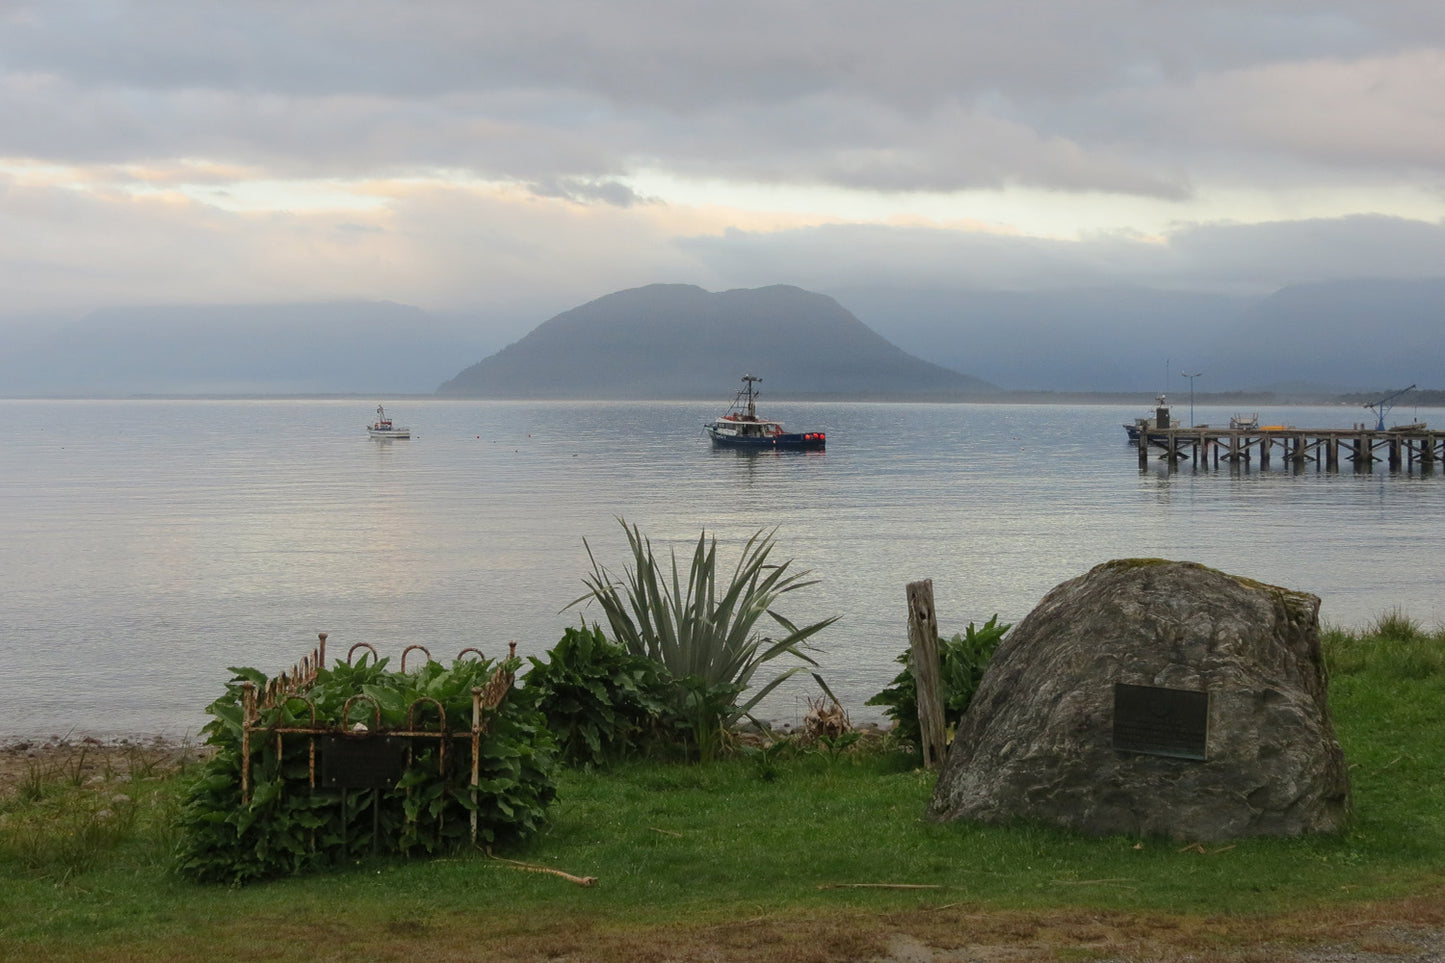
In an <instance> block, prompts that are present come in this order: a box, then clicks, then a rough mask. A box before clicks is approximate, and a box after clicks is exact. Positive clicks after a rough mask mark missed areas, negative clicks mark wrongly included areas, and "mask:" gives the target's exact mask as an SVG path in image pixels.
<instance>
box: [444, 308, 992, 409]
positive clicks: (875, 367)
mask: <svg viewBox="0 0 1445 963" xmlns="http://www.w3.org/2000/svg"><path fill="white" fill-rule="evenodd" d="M745 373H752V374H757V375H761V376H764V377H766V378H767V382H768V386H769V389H770V391H769V395H770V396H771V397H774V398H781V397H789V398H823V397H838V398H842V397H848V398H864V399H866V398H876V399H921V398H958V397H961V396H967V395H977V394H981V393H991V392H992V391H993V390H994V389H993V386H992V385H990V384H988V383H987V382H985V381H982V380H980V379H978V378H974V377H971V376H969V375H966V374H960V373H958V372H956V371H952V370H949V369H947V368H944V367H941V366H939V365H936V364H933V363H931V362H928V361H924V360H923V359H921V358H918V357H915V356H913V355H910V354H908V353H906V352H905V351H903V350H902V349H901V348H899V347H897V346H896V345H894V344H892V343H891V342H889V341H887V340H886V339H885V338H883V337H882V336H881V335H879V334H878V333H877V332H875V331H873V330H872V329H871V328H869V327H868V326H867V325H865V324H863V322H861V321H859V320H858V319H857V318H856V317H854V316H853V315H852V314H850V313H849V312H848V311H847V310H846V309H844V308H843V307H842V305H840V304H839V303H838V302H837V301H835V300H833V299H832V298H830V297H828V296H826V295H822V294H816V293H813V292H810V291H804V290H802V289H801V288H796V287H791V286H786V285H778V286H774V287H766V288H757V289H751V290H743V289H739V290H733V291H724V292H721V293H716V294H714V293H709V292H707V291H704V290H703V289H702V288H699V287H696V286H694V285H689V284H654V285H649V286H647V287H641V288H633V289H630V290H626V291H618V292H616V293H614V294H609V295H607V296H605V297H601V298H598V299H597V300H595V301H590V302H588V303H587V304H584V305H582V306H580V307H577V308H574V309H572V310H570V311H565V312H563V313H562V314H559V315H557V316H556V317H554V318H552V319H551V320H549V321H546V322H544V323H542V324H541V325H539V326H538V327H537V328H536V329H534V330H533V331H532V332H531V333H529V334H528V335H526V336H525V337H524V338H522V339H521V340H520V341H517V342H515V343H513V344H511V345H508V346H507V347H506V348H504V349H502V350H501V351H499V352H497V353H496V354H494V355H492V356H490V357H488V358H486V359H484V360H482V361H480V362H478V363H477V364H474V365H472V366H471V367H469V368H467V369H466V370H464V371H462V372H461V373H460V374H458V375H457V376H456V377H455V378H453V379H451V380H450V381H448V382H446V383H445V384H443V385H442V386H441V387H440V388H439V389H438V391H437V393H438V394H439V395H443V396H448V397H471V398H589V399H611V398H628V399H646V398H707V397H716V396H718V395H719V394H726V393H729V392H731V391H733V390H734V389H735V388H736V386H737V381H738V379H739V378H741V377H742V375H743V374H745Z"/></svg>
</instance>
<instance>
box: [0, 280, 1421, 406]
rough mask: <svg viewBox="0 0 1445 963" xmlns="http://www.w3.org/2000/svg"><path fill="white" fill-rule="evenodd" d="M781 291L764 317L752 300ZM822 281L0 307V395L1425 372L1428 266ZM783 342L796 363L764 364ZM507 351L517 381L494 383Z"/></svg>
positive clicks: (1385, 377)
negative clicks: (1213, 278)
mask: <svg viewBox="0 0 1445 963" xmlns="http://www.w3.org/2000/svg"><path fill="white" fill-rule="evenodd" d="M780 292H786V293H787V299H785V300H786V304H787V307H786V308H785V309H783V313H781V314H780V313H779V309H778V308H776V307H769V308H767V309H766V310H765V308H764V305H766V304H768V303H769V301H770V299H774V298H777V297H779V293H780ZM830 293H831V294H832V295H833V297H829V296H828V295H824V294H819V293H816V292H808V291H803V290H801V289H799V288H791V287H787V286H777V287H774V288H759V289H751V290H744V289H739V290H736V291H725V292H721V293H720V294H709V293H708V292H706V291H703V290H702V289H701V288H697V287H694V286H692V285H651V286H648V287H645V288H635V289H630V290H627V291H618V292H615V293H613V294H609V295H606V296H604V297H602V298H598V299H596V300H594V301H592V302H588V303H587V304H585V305H581V306H578V307H576V308H573V309H571V310H569V311H564V312H562V313H561V314H558V315H556V316H555V317H554V318H552V319H551V320H549V321H543V322H537V323H527V322H523V323H518V319H517V318H513V317H508V318H506V319H499V318H493V317H486V318H482V317H466V318H463V317H452V316H445V315H440V314H437V313H433V312H427V311H424V310H422V309H420V308H416V307H410V306H407V305H400V304H391V303H385V302H365V301H344V302H343V301H338V302H328V303H321V304H290V305H287V304H272V305H229V306H205V305H193V306H171V307H155V308H141V307H133V308H117V309H107V310H102V311H96V312H93V313H92V314H90V315H87V316H86V317H84V318H81V319H79V320H72V321H68V322H64V321H60V320H57V319H55V318H34V319H28V320H26V319H9V320H8V321H7V322H6V325H5V327H4V331H5V337H4V339H3V340H0V396H8V397H25V396H59V397H64V396H74V397H97V396H100V397H104V396H112V397H113V396H126V395H136V394H177V395H183V394H193V395H224V394H271V395H284V394H355V393H365V394H379V395H399V394H431V393H433V392H434V391H436V390H437V386H438V385H442V384H444V383H450V382H449V381H448V379H451V382H455V381H456V380H457V379H458V378H460V377H461V374H462V373H465V371H468V370H471V369H473V368H475V369H479V370H480V371H481V372H482V373H484V374H487V375H488V377H493V378H496V379H500V380H497V381H494V382H493V385H494V389H493V390H496V389H495V386H496V385H501V384H509V385H511V386H512V387H511V388H509V389H508V390H509V391H515V392H517V394H516V396H518V397H542V396H543V395H544V394H550V393H552V392H555V391H560V390H561V389H560V388H557V387H546V389H545V392H544V391H543V388H544V386H546V385H555V384H557V383H561V382H565V381H567V380H568V378H564V377H562V376H560V375H555V374H549V371H550V370H551V369H558V370H561V368H562V367H564V365H563V361H564V359H566V365H567V366H571V367H570V368H568V369H567V370H570V371H572V372H573V375H572V376H569V377H573V378H581V377H584V376H585V377H587V378H589V379H595V378H596V377H598V376H599V375H605V377H606V379H607V380H608V381H610V384H611V387H607V388H606V390H605V392H604V391H603V389H602V388H599V387H596V386H595V385H596V384H600V383H601V382H594V388H593V389H592V391H593V392H600V393H599V394H597V396H598V397H629V396H635V395H636V394H637V393H638V391H639V387H638V386H645V387H646V389H647V393H648V394H649V395H650V396H657V397H663V396H670V397H696V398H702V397H717V396H718V395H719V394H726V393H727V392H728V391H729V390H730V389H731V387H732V384H733V381H734V380H735V379H736V378H737V377H740V376H741V375H742V374H743V373H744V372H745V371H750V372H752V373H754V374H761V375H763V376H765V377H767V378H768V388H769V394H770V396H772V397H778V396H780V395H784V394H786V395H790V396H795V397H808V396H818V397H821V396H833V397H839V396H844V395H852V396H858V397H867V396H869V392H870V391H880V390H883V389H881V388H878V387H877V386H878V385H882V384H885V383H889V382H893V383H897V382H898V381H900V380H902V381H907V382H908V384H909V386H910V388H911V389H912V391H910V392H902V393H901V394H902V395H903V396H905V397H923V396H929V395H936V396H942V397H953V396H960V397H970V398H972V397H981V396H982V395H981V394H977V393H979V392H985V391H987V390H988V384H992V385H996V386H997V387H998V388H999V389H1001V390H1003V391H1005V392H1020V393H1022V394H1026V395H1027V396H1028V397H1049V396H1057V397H1059V398H1060V399H1063V398H1066V397H1070V396H1077V395H1078V394H1080V393H1084V392H1089V393H1132V392H1142V393H1148V394H1154V393H1157V392H1158V391H1161V390H1162V391H1167V392H1168V393H1169V394H1170V395H1172V396H1176V397H1177V396H1179V395H1180V394H1181V393H1182V392H1183V391H1184V390H1186V388H1187V383H1186V382H1185V381H1184V380H1183V379H1182V378H1181V377H1180V374H1181V373H1182V372H1185V371H1190V372H1203V374H1202V375H1201V376H1200V377H1198V378H1197V379H1196V380H1195V386H1194V387H1195V389H1196V391H1197V393H1198V394H1199V396H1200V397H1205V396H1207V395H1209V394H1213V393H1219V392H1238V391H1254V392H1263V391H1278V392H1284V391H1286V390H1288V391H1289V392H1291V393H1294V394H1314V395H1324V394H1334V395H1338V394H1343V393H1346V392H1355V393H1363V394H1367V395H1376V396H1379V395H1383V394H1385V393H1387V392H1389V391H1393V390H1396V389H1398V388H1402V387H1404V386H1406V385H1409V384H1412V383H1413V384H1417V385H1419V386H1420V388H1421V389H1422V390H1425V389H1431V388H1440V387H1442V382H1445V378H1442V377H1441V375H1440V374H1439V363H1440V360H1441V359H1442V358H1445V323H1442V321H1445V278H1430V279H1422V280H1419V281H1383V280H1371V279H1362V280H1357V281H1337V282H1328V283H1318V284H1301V285H1295V286H1292V287H1288V288H1284V289H1282V290H1280V291H1277V292H1274V293H1272V294H1270V295H1268V296H1263V297H1240V296H1225V295H1212V294H1200V293H1198V292H1170V291H1159V290H1154V289H1148V288H1108V289H1104V288H1097V289H1075V290H1055V291H1034V292H1011V291H964V290H937V289H934V290H929V289H918V288H902V287H899V288H881V287H867V288H863V287H860V288H852V289H842V290H838V291H834V292H830ZM834 298H836V300H834ZM779 303H784V302H781V301H780V302H779ZM604 309H605V311H608V312H613V313H616V314H618V315H619V316H628V317H630V318H631V319H632V320H631V323H630V324H628V325H618V326H615V327H613V328H610V329H609V330H608V331H607V332H605V333H602V334H599V331H600V329H599V328H597V327H596V326H595V325H593V324H592V321H589V319H593V320H595V318H594V313H596V312H601V311H604ZM768 312H771V313H768ZM502 320H504V321H505V324H501V325H500V326H499V321H502ZM499 330H506V331H512V332H517V331H525V332H528V333H526V334H525V335H524V336H523V337H521V338H517V337H516V335H515V334H513V335H511V336H510V337H504V336H503V335H502V334H500V333H498V331H499ZM507 340H511V341H512V343H511V344H506V341H507ZM782 342H786V343H788V344H790V345H792V347H791V348H790V349H789V350H790V351H791V352H794V355H795V356H794V355H789V356H788V360H787V364H786V365H785V366H782V367H780V366H779V365H780V363H781V362H782V360H783V357H784V355H783V354H782V353H780V351H779V345H780V343H782ZM584 343H585V344H586V345H587V346H586V347H585V348H584V347H582V344H584ZM674 359H685V360H686V364H682V363H676V362H675V361H674ZM850 359H851V360H850ZM860 359H866V362H867V365H866V367H867V369H868V370H869V372H870V373H869V374H868V375H866V376H865V375H864V374H863V373H862V368H860V367H859V365H860V364H861V361H860ZM920 359H926V360H922V361H921V360H920ZM523 361H525V362H526V364H527V365H528V366H529V367H530V368H531V369H532V370H531V371H530V373H529V374H527V375H525V376H524V375H520V374H517V375H514V374H511V373H509V371H508V370H507V369H510V368H513V367H516V366H517V365H518V364H520V363H521V362H523ZM918 364H924V365H926V366H927V367H926V368H918V367H916V365H918ZM908 372H912V374H909V373H908ZM922 372H927V374H926V375H925V374H922ZM868 377H873V378H876V379H879V380H877V381H876V382H874V383H873V384H869V383H868V381H867V378H868ZM894 394H897V393H896V392H895V393H894ZM564 396H568V397H577V395H576V394H575V393H573V392H568V393H566V394H565V395H564ZM1421 403H1424V402H1423V401H1422V402H1421Z"/></svg>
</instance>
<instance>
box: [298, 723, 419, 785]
mask: <svg viewBox="0 0 1445 963" xmlns="http://www.w3.org/2000/svg"><path fill="white" fill-rule="evenodd" d="M318 742H319V745H318V748H319V749H320V750H321V752H320V755H321V774H320V777H319V779H320V784H321V785H322V786H325V787H327V788H329V789H391V788H392V787H393V786H395V785H396V783H397V780H398V779H400V778H401V774H402V771H403V770H405V769H406V740H405V739H401V738H397V737H395V736H360V737H358V736H341V735H325V736H321V737H320V738H319V740H318Z"/></svg>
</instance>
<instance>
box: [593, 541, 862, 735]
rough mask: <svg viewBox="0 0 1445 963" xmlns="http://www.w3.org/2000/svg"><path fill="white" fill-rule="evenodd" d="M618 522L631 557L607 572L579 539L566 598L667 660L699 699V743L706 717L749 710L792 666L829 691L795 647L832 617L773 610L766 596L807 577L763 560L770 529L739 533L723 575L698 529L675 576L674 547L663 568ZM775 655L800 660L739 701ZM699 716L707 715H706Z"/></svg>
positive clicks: (734, 717)
mask: <svg viewBox="0 0 1445 963" xmlns="http://www.w3.org/2000/svg"><path fill="white" fill-rule="evenodd" d="M618 522H619V523H621V525H622V528H623V530H624V531H625V532H626V533H627V540H628V543H629V546H630V547H631V549H632V564H631V565H630V566H628V567H627V569H626V572H625V577H624V578H623V579H622V580H620V581H619V580H617V579H615V578H613V576H612V574H611V573H610V572H609V571H608V570H607V569H606V568H605V567H604V566H603V565H602V564H600V563H599V562H598V561H597V558H596V556H594V555H593V554H592V547H591V546H590V545H588V544H587V541H586V539H583V542H582V544H583V546H584V547H586V549H587V557H588V559H589V560H590V561H591V563H592V572H591V574H590V575H588V576H587V577H586V578H584V579H583V582H584V584H586V586H587V588H588V590H589V594H587V595H584V596H583V597H582V598H579V599H577V600H576V601H574V602H573V603H571V604H572V605H577V604H580V603H583V602H587V601H592V600H595V601H596V602H597V604H598V605H600V606H601V607H602V611H603V613H604V614H605V615H606V617H607V624H608V625H609V626H610V628H611V630H612V635H613V637H614V639H615V641H617V642H618V643H619V644H621V645H622V646H624V647H625V648H626V649H627V650H628V651H629V652H631V653H633V654H635V655H641V656H645V657H647V658H649V659H652V660H654V661H656V662H659V663H661V664H662V665H663V666H664V667H665V668H666V669H667V671H668V673H669V674H670V675H671V676H672V678H673V680H674V681H675V682H676V683H677V684H678V685H679V687H680V689H681V690H682V691H683V692H684V693H686V695H685V696H684V702H685V703H686V705H687V706H690V707H691V708H692V709H694V710H698V709H701V714H700V715H699V714H698V713H697V712H696V711H695V712H694V713H693V715H694V717H695V719H694V721H695V722H696V723H697V724H698V729H699V731H698V733H697V734H698V735H699V742H700V745H701V744H702V741H703V737H704V736H706V735H707V734H708V733H710V732H711V731H712V729H713V727H714V726H720V727H722V728H727V727H730V726H732V725H734V724H736V723H737V722H738V721H739V720H741V719H742V718H743V717H745V716H747V717H749V718H751V713H752V710H753V709H754V708H756V707H757V705H758V703H759V702H761V701H762V700H763V699H764V698H765V697H766V696H767V695H768V693H770V692H772V691H773V690H774V689H776V688H777V687H778V686H779V685H781V684H782V683H783V682H784V681H785V680H787V679H789V678H791V677H792V676H794V675H796V674H797V673H799V672H811V674H812V676H813V678H814V679H815V680H816V681H817V683H818V685H819V686H821V687H822V689H823V691H824V692H826V693H828V695H829V698H832V692H831V691H830V690H829V689H828V686H827V683H825V682H824V681H823V678H822V677H821V676H820V675H819V674H818V673H817V672H815V671H812V669H813V668H816V667H817V665H818V663H817V661H816V660H814V659H813V658H812V657H811V656H809V655H808V654H807V652H805V651H804V648H805V646H804V643H805V641H806V640H807V639H809V638H810V637H812V636H813V635H815V634H817V633H818V632H820V631H822V630H823V629H825V628H827V627H828V626H830V625H832V624H833V623H834V622H836V621H837V620H838V617H837V616H833V617H831V618H826V619H823V620H822V621H820V622H814V623H813V624H811V625H806V626H802V627H799V626H797V625H795V624H794V623H793V622H791V621H789V620H788V619H787V618H785V617H784V616H783V615H781V614H779V613H778V612H776V611H774V609H773V606H774V604H775V603H776V602H777V601H778V599H779V598H781V597H782V596H783V595H785V594H787V593H788V592H794V591H797V590H798V589H801V588H806V587H807V586H809V585H815V584H817V581H816V580H811V581H809V580H807V575H808V573H807V572H789V571H788V567H789V565H791V564H792V563H791V562H783V563H782V564H774V563H770V562H769V561H768V556H769V554H770V553H771V552H772V550H773V545H774V542H773V532H766V533H765V532H764V531H762V530H759V531H758V532H756V533H755V534H754V535H753V536H752V537H751V538H749V539H748V541H747V544H746V545H745V546H743V551H742V556H741V557H740V558H739V559H738V563H737V567H736V568H735V569H734V570H733V573H732V577H731V579H729V580H728V581H727V582H726V583H722V582H720V578H719V570H718V559H717V541H716V539H713V538H709V537H708V535H707V532H703V533H702V534H701V535H699V536H698V540H697V546H696V548H694V550H693V554H692V564H691V566H690V567H689V569H688V574H687V581H686V583H685V584H684V583H683V581H682V577H681V574H680V572H679V570H678V561H677V554H676V552H673V553H670V554H671V571H670V572H668V571H666V570H665V567H664V566H663V565H662V564H660V563H659V562H658V560H657V558H656V556H654V554H653V551H652V542H651V540H650V539H648V538H646V537H645V536H643V534H642V533H641V532H640V531H639V530H638V528H637V526H636V525H630V526H629V525H628V524H627V522H626V521H625V520H624V519H621V518H619V519H618ZM775 531H776V529H774V532H775ZM569 607H570V606H569ZM764 616H767V617H768V618H769V619H771V620H772V622H773V623H775V624H776V626H777V627H779V628H780V629H781V630H782V633H781V635H780V637H778V638H772V637H771V636H768V635H765V634H764V632H763V627H764V626H766V625H767V623H765V622H763V617H764ZM760 623H762V624H761V625H760ZM783 656H788V657H790V658H792V659H796V660H798V661H799V662H800V663H801V664H798V665H794V666H792V667H790V668H788V669H785V670H784V671H782V672H780V673H778V674H777V675H775V676H773V677H772V678H771V679H769V680H768V681H767V682H766V683H764V684H762V685H761V686H759V687H758V688H757V689H756V691H755V692H753V693H752V694H751V696H750V697H749V698H748V699H747V701H745V702H740V701H739V700H740V699H741V696H742V693H743V692H744V691H745V690H748V689H749V688H750V687H751V686H752V684H753V677H754V676H755V675H756V674H757V673H758V672H759V670H761V669H762V668H763V667H764V666H765V665H766V664H767V663H770V662H772V661H773V660H775V659H778V658H781V657H783ZM719 695H721V696H722V698H718V696H719ZM701 716H715V718H714V719H711V720H710V722H709V720H707V719H703V718H701ZM704 754H706V748H704Z"/></svg>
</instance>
